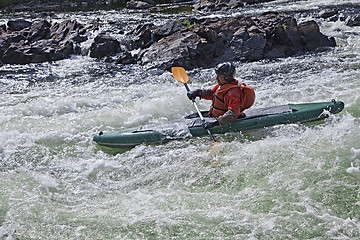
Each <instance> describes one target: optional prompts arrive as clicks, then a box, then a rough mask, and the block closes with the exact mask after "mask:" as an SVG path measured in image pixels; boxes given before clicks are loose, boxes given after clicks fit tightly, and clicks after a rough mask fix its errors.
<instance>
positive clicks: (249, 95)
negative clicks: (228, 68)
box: [209, 83, 255, 117]
mask: <svg viewBox="0 0 360 240" xmlns="http://www.w3.org/2000/svg"><path fill="white" fill-rule="evenodd" d="M232 88H238V89H239V91H240V99H239V100H240V102H239V104H240V111H241V112H242V111H244V110H245V109H248V108H250V107H251V106H252V105H253V104H254V102H255V91H254V89H253V88H252V87H250V86H249V85H246V84H244V83H240V84H238V85H235V84H224V85H222V86H220V87H218V88H217V89H216V90H215V92H214V95H213V98H212V104H211V107H210V112H209V113H210V116H213V117H219V116H221V115H223V114H224V113H226V112H227V111H228V105H227V104H226V103H225V99H224V97H225V95H226V93H227V92H228V91H229V90H230V89H232Z"/></svg>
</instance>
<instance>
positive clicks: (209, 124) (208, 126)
mask: <svg viewBox="0 0 360 240" xmlns="http://www.w3.org/2000/svg"><path fill="white" fill-rule="evenodd" d="M218 125H219V122H218V121H213V122H206V121H204V123H203V127H204V128H205V129H209V128H212V127H215V126H218Z"/></svg>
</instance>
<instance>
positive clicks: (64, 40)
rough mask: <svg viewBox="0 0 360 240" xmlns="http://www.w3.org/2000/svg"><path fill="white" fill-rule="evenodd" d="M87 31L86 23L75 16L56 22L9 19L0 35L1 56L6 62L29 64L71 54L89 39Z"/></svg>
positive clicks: (2, 60)
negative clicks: (75, 18) (85, 30)
mask: <svg viewBox="0 0 360 240" xmlns="http://www.w3.org/2000/svg"><path fill="white" fill-rule="evenodd" d="M84 33H85V32H84V26H83V25H82V24H79V23H78V22H77V21H75V20H66V21H63V22H60V23H55V24H53V25H51V24H50V23H49V22H48V21H46V20H37V21H34V22H28V21H25V20H16V21H9V22H8V28H7V29H6V31H2V32H1V35H0V60H1V62H2V63H5V64H27V63H39V62H46V61H56V60H61V59H65V58H69V57H70V55H72V54H75V53H76V47H77V45H78V44H79V43H81V42H83V41H85V40H86V39H87V37H86V36H84V35H83V34H84Z"/></svg>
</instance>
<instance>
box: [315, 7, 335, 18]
mask: <svg viewBox="0 0 360 240" xmlns="http://www.w3.org/2000/svg"><path fill="white" fill-rule="evenodd" d="M338 13H339V10H338V9H324V10H321V11H320V12H319V15H318V16H319V17H321V18H329V17H333V16H335V15H337V14H338Z"/></svg>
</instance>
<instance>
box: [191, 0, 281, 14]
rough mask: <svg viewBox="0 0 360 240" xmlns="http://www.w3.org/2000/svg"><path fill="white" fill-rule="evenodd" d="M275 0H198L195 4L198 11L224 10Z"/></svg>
mask: <svg viewBox="0 0 360 240" xmlns="http://www.w3.org/2000/svg"><path fill="white" fill-rule="evenodd" d="M270 1H274V0H198V1H196V3H195V4H194V9H195V10H197V11H205V12H212V11H224V10H229V9H232V8H239V7H244V6H245V5H248V4H255V3H264V2H270Z"/></svg>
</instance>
